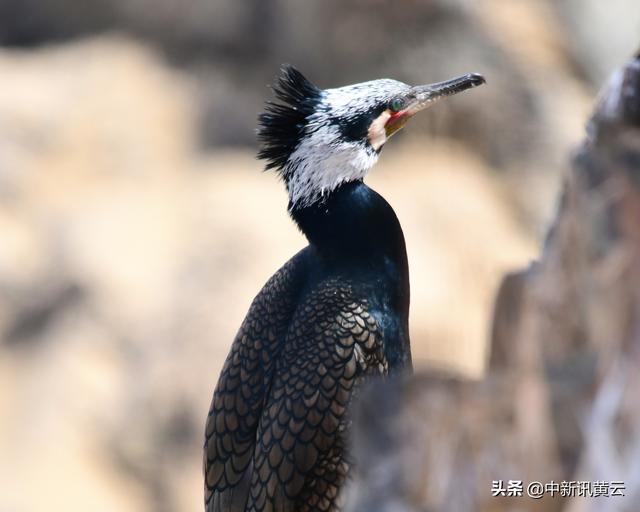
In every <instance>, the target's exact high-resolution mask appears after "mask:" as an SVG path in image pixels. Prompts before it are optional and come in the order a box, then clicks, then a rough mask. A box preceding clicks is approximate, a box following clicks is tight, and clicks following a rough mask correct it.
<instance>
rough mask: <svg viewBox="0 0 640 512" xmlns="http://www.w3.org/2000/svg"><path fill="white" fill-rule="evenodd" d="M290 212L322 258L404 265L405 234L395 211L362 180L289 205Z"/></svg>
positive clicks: (337, 260)
mask: <svg viewBox="0 0 640 512" xmlns="http://www.w3.org/2000/svg"><path fill="white" fill-rule="evenodd" d="M289 211H290V213H291V216H292V217H293V219H294V221H295V222H296V224H297V225H298V226H299V227H300V229H301V230H302V232H303V233H304V234H305V236H306V237H307V239H308V240H309V243H310V244H311V245H312V246H313V247H314V248H315V249H316V250H317V251H318V252H319V254H320V255H322V256H323V257H324V258H325V259H328V260H330V261H336V262H345V263H348V262H357V264H359V265H363V264H366V263H367V262H369V263H375V262H376V261H381V260H382V261H384V262H385V264H386V263H388V262H389V261H391V262H397V263H398V265H399V266H404V265H406V249H405V243H404V236H403V234H402V229H401V227H400V223H399V222H398V218H397V217H396V215H395V212H394V211H393V209H392V208H391V206H390V205H389V203H387V201H385V199H384V198H383V197H382V196H381V195H380V194H378V193H377V192H375V191H374V190H372V189H370V188H369V187H367V186H366V185H365V184H364V183H363V182H362V181H352V182H348V183H345V184H343V185H341V186H339V187H338V188H336V189H335V190H333V191H332V192H330V193H329V194H328V195H326V196H324V197H323V198H322V200H321V201H318V202H316V203H314V204H312V205H307V206H295V205H294V206H290V209H289Z"/></svg>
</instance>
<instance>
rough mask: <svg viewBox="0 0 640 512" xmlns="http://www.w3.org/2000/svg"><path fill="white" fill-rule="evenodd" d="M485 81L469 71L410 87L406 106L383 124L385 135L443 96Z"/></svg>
mask: <svg viewBox="0 0 640 512" xmlns="http://www.w3.org/2000/svg"><path fill="white" fill-rule="evenodd" d="M485 82H486V80H485V79H484V77H483V76H482V75H480V74H478V73H470V74H468V75H463V76H459V77H457V78H453V79H451V80H446V81H444V82H438V83H435V84H428V85H418V86H416V87H412V88H411V90H410V91H409V93H408V94H407V96H406V100H407V104H406V107H405V108H404V109H402V110H400V111H399V112H394V113H392V114H391V117H390V118H389V120H388V121H387V123H386V125H385V129H386V132H387V137H390V136H391V135H393V134H394V133H395V132H397V131H398V130H399V129H400V128H402V127H403V126H404V125H405V124H406V122H407V121H408V120H409V118H411V117H412V116H414V115H415V114H417V113H418V112H420V111H421V110H424V109H425V108H427V107H428V106H430V105H431V104H433V103H435V102H436V101H438V100H439V99H441V98H444V97H445V96H453V95H454V94H458V93H459V92H462V91H466V90H467V89H473V88H474V87H478V86H479V85H482V84H484V83H485Z"/></svg>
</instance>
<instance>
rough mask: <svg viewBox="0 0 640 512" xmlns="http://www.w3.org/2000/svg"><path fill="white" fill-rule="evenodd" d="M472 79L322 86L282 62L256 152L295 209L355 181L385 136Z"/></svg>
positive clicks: (479, 79) (368, 166) (474, 80)
mask: <svg viewBox="0 0 640 512" xmlns="http://www.w3.org/2000/svg"><path fill="white" fill-rule="evenodd" d="M480 83H484V79H482V77H480V76H479V75H465V76H464V77H460V78H457V79H454V80H450V81H447V82H441V83H438V84H432V85H428V86H419V87H411V86H409V85H407V84H404V83H402V82H398V81H397V80H390V79H380V80H372V81H370V82H363V83H359V84H354V85H348V86H344V87H339V88H335V89H324V90H323V89H320V88H318V87H317V86H315V85H314V84H313V83H311V82H310V81H309V80H307V79H306V78H305V77H304V75H302V73H300V72H299V71H298V70H296V69H295V68H293V67H292V66H284V67H283V68H282V70H281V74H280V76H279V77H278V79H277V81H276V84H275V85H274V87H273V90H274V94H275V96H276V100H277V101H275V102H267V105H266V108H265V112H264V113H263V114H261V115H260V117H259V128H258V138H259V141H260V143H261V149H260V152H259V153H258V157H259V158H261V159H264V160H266V162H267V163H266V168H267V169H276V170H277V171H278V172H279V173H280V175H281V176H282V178H283V180H284V182H285V183H286V186H287V190H288V191H289V200H290V208H296V207H298V208H302V207H305V206H308V205H311V204H313V203H315V202H317V201H320V200H321V199H322V197H323V196H325V195H326V194H328V193H330V192H331V191H333V190H335V189H336V188H337V187H339V186H340V185H341V184H342V183H345V182H348V181H356V180H361V179H363V178H364V177H365V176H366V174H367V173H368V171H369V169H371V167H372V166H373V165H374V164H375V163H376V162H377V160H378V154H379V153H380V150H381V149H382V146H383V145H384V144H385V142H386V141H387V139H388V138H389V137H390V136H391V135H392V134H393V133H395V132H396V131H398V130H399V129H400V128H402V127H403V126H404V124H405V123H406V121H407V120H408V119H409V118H410V117H411V116H412V115H414V114H415V113H416V112H418V111H419V110H422V109H423V108H425V107H426V106H427V105H428V104H430V103H432V102H434V101H435V100H436V99H438V98H440V97H443V96H447V95H450V94H455V93H456V92H459V91H461V90H464V89H467V88H469V87H474V86H476V85H479V84H480Z"/></svg>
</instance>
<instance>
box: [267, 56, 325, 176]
mask: <svg viewBox="0 0 640 512" xmlns="http://www.w3.org/2000/svg"><path fill="white" fill-rule="evenodd" d="M273 92H274V94H275V97H276V100H277V101H267V103H266V107H265V111H264V112H263V113H262V114H260V116H259V117H258V141H259V142H260V151H259V152H258V158H260V159H262V160H266V162H267V163H266V167H265V169H266V170H268V169H282V168H283V167H284V165H285V164H286V162H287V159H288V158H289V155H291V153H293V151H295V149H296V147H297V146H298V144H299V143H300V141H301V140H302V138H303V137H304V131H305V127H306V125H307V118H308V117H309V116H310V115H311V114H313V112H314V111H315V109H316V106H317V105H318V102H319V101H320V93H321V90H320V89H319V88H318V87H316V86H315V85H314V84H313V83H311V82H310V81H309V80H307V78H306V77H305V76H304V75H303V74H302V73H300V71H298V70H297V69H296V68H294V67H293V66H290V65H284V66H282V69H281V72H280V75H279V76H278V78H277V80H276V83H275V84H274V86H273Z"/></svg>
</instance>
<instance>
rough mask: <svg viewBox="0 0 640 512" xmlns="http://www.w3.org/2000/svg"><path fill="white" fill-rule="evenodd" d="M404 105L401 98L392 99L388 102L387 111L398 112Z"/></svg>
mask: <svg viewBox="0 0 640 512" xmlns="http://www.w3.org/2000/svg"><path fill="white" fill-rule="evenodd" d="M404 105H405V101H404V99H402V98H394V99H392V100H391V101H390V102H389V109H390V110H391V111H392V112H400V111H401V110H402V109H403V108H404Z"/></svg>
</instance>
